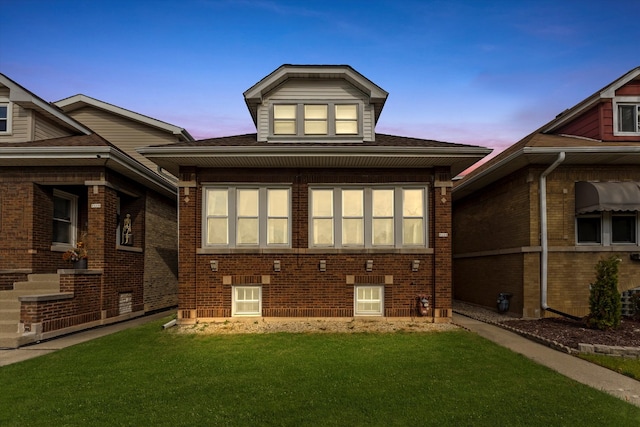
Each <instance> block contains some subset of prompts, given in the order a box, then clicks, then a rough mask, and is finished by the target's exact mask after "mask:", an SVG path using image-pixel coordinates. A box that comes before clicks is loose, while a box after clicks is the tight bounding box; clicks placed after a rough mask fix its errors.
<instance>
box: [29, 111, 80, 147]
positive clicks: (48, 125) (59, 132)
mask: <svg viewBox="0 0 640 427" xmlns="http://www.w3.org/2000/svg"><path fill="white" fill-rule="evenodd" d="M34 121H35V123H34V138H33V140H34V141H40V140H43V139H51V138H59V137H62V136H69V135H73V134H72V133H71V132H69V131H68V130H66V129H63V128H61V127H60V126H58V125H57V124H55V123H53V122H51V121H49V120H47V119H45V118H44V117H42V116H41V115H39V114H34Z"/></svg>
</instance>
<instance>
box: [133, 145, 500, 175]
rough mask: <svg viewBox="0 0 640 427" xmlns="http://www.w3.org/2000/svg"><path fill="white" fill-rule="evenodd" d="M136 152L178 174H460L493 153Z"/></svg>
mask: <svg viewBox="0 0 640 427" xmlns="http://www.w3.org/2000/svg"><path fill="white" fill-rule="evenodd" d="M138 152H139V153H140V154H142V155H144V156H145V157H147V158H149V159H150V160H151V161H153V162H154V163H156V164H157V165H158V166H160V167H161V168H163V169H166V170H167V171H169V172H170V173H172V174H174V175H176V176H177V175H178V172H179V168H180V167H187V166H193V167H200V168H431V167H436V166H449V167H451V174H452V175H456V174H458V173H460V172H462V171H463V170H465V169H466V168H468V167H469V166H471V165H473V164H474V163H476V162H477V161H479V160H480V159H482V158H483V157H485V156H486V155H487V154H488V153H490V152H491V150H490V149H487V148H482V147H464V148H460V147H454V148H445V147H439V148H432V147H430V148H424V147H397V146H391V147H386V146H383V147H381V146H370V147H367V146H339V147H336V146H330V147H322V146H312V147H301V146H264V147H255V146H252V147H237V146H215V147H212V146H206V147H193V146H192V147H189V146H186V147H179V144H174V145H172V146H158V147H145V148H140V149H138Z"/></svg>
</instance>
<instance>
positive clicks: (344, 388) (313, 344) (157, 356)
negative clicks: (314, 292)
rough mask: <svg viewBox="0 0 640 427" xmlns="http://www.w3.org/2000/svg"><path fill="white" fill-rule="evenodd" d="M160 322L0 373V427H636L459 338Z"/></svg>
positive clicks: (611, 406)
mask: <svg viewBox="0 0 640 427" xmlns="http://www.w3.org/2000/svg"><path fill="white" fill-rule="evenodd" d="M166 321H167V319H164V320H163V321H158V322H154V323H151V324H148V325H145V326H143V327H140V328H136V329H131V330H127V331H124V332H121V333H117V334H114V335H110V336H107V337H104V338H101V339H97V340H94V341H91V342H88V343H85V344H80V345H77V346H74V347H71V348H68V349H65V350H61V351H58V352H56V353H53V354H50V355H47V356H43V357H39V358H36V359H32V360H28V361H25V362H22V363H18V364H15V365H9V366H5V367H0V384H1V388H2V397H1V398H0V402H2V405H1V406H2V410H1V411H0V425H2V426H35V425H43V426H45V425H46V426H50V425H56V426H59V425H77V426H80V425H82V426H87V425H90V426H92V427H94V426H115V425H131V426H182V425H192V426H205V425H206V426H222V425H225V426H226V425H238V426H249V425H253V426H264V425H288V426H302V425H309V426H321V425H339V426H360V425H367V426H371V425H376V426H390V425H397V426H410V425H422V426H424V425H437V426H452V425H461V426H496V425H505V426H506V425H508V426H518V425H527V426H530V425H544V426H548V425H554V426H555V425H566V426H573V425H580V426H589V425H593V426H602V425H615V426H627V425H628V426H636V425H640V408H638V407H635V406H632V405H630V404H628V403H625V402H623V401H621V400H619V399H616V398H615V397H612V396H609V395H607V394H604V393H602V392H599V391H596V390H593V389H591V388H589V387H587V386H584V385H581V384H578V383H576V382H575V381H572V380H569V379H567V378H565V377H563V376H561V375H559V374H557V373H555V372H553V371H551V370H549V369H547V368H544V367H542V366H539V365H536V364H535V363H533V362H531V361H529V360H528V359H526V358H524V357H523V356H520V355H517V354H515V353H512V352H511V351H509V350H506V349H504V348H502V347H499V346H497V345H495V344H493V343H491V342H489V341H487V340H484V339H482V338H480V337H478V336H477V335H475V334H472V333H469V332H466V331H462V330H460V331H454V332H439V333H392V334H364V333H363V334H287V333H279V334H259V335H218V336H204V335H180V334H175V333H172V332H167V331H163V330H162V329H161V327H160V325H162V323H163V322H166Z"/></svg>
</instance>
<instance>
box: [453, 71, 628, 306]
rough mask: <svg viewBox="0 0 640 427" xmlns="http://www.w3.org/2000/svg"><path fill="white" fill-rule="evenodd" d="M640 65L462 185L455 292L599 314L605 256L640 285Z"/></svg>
mask: <svg viewBox="0 0 640 427" xmlns="http://www.w3.org/2000/svg"><path fill="white" fill-rule="evenodd" d="M639 186H640V68H636V69H634V70H631V71H629V72H628V73H626V74H625V75H624V76H622V77H620V78H619V79H617V80H616V81H614V82H613V83H611V84H610V85H608V86H606V87H605V88H604V89H602V90H600V91H598V92H596V93H595V94H594V95H592V96H590V97H589V98H587V99H585V100H584V101H582V102H580V103H579V104H577V105H576V106H574V107H572V108H570V109H568V110H566V111H564V112H562V113H561V114H559V115H558V116H557V117H556V118H555V119H554V120H552V121H551V122H549V123H547V124H546V125H544V126H543V127H541V128H540V129H538V130H537V131H535V132H534V133H532V134H531V135H529V136H527V137H525V138H524V139H523V140H521V141H520V142H518V143H516V144H515V145H513V146H511V147H510V148H508V149H506V150H505V151H504V152H503V153H501V154H499V155H498V156H496V157H495V158H493V159H491V160H489V161H488V162H487V163H486V164H484V165H482V166H480V167H479V168H477V169H475V170H474V171H473V172H471V173H469V174H468V175H467V176H465V177H464V179H462V180H461V181H459V182H457V183H456V186H455V188H454V190H453V198H454V219H453V227H454V230H455V233H454V297H455V298H456V299H460V300H463V301H468V302H471V303H475V304H479V305H483V306H491V307H494V308H495V307H496V303H497V301H498V296H499V294H500V293H508V294H512V296H511V297H510V306H509V311H510V312H511V313H513V314H516V315H518V316H524V317H543V316H545V315H554V314H547V313H546V312H550V313H555V314H560V313H561V314H565V315H566V314H568V315H571V316H575V317H581V316H585V315H587V314H588V312H589V285H590V283H593V282H594V279H595V265H596V264H597V262H598V261H599V260H600V259H602V258H604V257H608V256H611V255H616V256H618V257H619V258H620V259H621V263H620V276H619V290H620V291H621V292H623V291H629V290H631V289H634V288H637V287H639V286H640V261H638V259H640V255H639V254H640V246H639V244H640V241H639V236H638V230H639V228H640V227H639V226H638V210H640V189H639Z"/></svg>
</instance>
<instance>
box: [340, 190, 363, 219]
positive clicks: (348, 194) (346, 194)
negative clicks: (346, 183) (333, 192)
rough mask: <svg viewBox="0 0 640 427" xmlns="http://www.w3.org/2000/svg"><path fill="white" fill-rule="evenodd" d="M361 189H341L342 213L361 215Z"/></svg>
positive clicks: (345, 214) (344, 214)
mask: <svg viewBox="0 0 640 427" xmlns="http://www.w3.org/2000/svg"><path fill="white" fill-rule="evenodd" d="M363 194H364V192H363V190H342V215H343V216H358V217H361V216H362V212H363V209H364V206H363V205H364V201H363V198H362V196H363Z"/></svg>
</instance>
